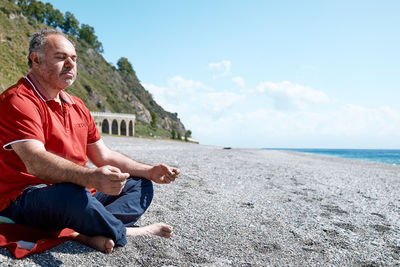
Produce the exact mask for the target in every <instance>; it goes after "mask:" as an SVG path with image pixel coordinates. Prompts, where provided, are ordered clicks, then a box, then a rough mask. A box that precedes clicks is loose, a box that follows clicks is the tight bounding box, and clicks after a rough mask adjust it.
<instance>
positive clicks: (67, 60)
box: [64, 57, 76, 67]
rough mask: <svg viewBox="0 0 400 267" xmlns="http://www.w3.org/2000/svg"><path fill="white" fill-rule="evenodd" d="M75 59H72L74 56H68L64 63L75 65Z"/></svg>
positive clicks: (70, 65)
mask: <svg viewBox="0 0 400 267" xmlns="http://www.w3.org/2000/svg"><path fill="white" fill-rule="evenodd" d="M75 64H76V63H75V61H73V60H72V58H70V57H68V58H67V59H65V62H64V65H65V66H66V67H74V66H75Z"/></svg>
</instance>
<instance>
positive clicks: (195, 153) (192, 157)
mask: <svg viewBox="0 0 400 267" xmlns="http://www.w3.org/2000/svg"><path fill="white" fill-rule="evenodd" d="M103 139H104V141H105V143H106V144H107V145H108V146H109V147H110V148H112V149H114V150H117V151H119V152H121V153H123V154H126V155H128V156H130V157H132V158H134V159H136V160H138V161H140V162H145V163H148V164H158V163H166V164H168V165H170V166H174V167H178V168H180V170H181V175H180V178H179V179H178V180H176V181H175V182H174V183H172V184H169V185H158V184H156V185H155V186H154V189H155V196H154V199H153V203H152V204H151V206H150V208H149V209H148V211H147V212H146V213H145V214H144V215H143V216H142V218H141V219H140V220H139V221H138V222H137V225H138V226H144V225H148V224H152V223H156V222H165V223H167V224H170V225H172V226H173V228H174V234H173V236H172V237H171V238H170V239H163V238H160V237H154V236H140V237H129V238H128V244H127V245H126V246H125V247H119V248H116V249H115V250H114V252H113V253H112V254H110V255H106V254H103V253H101V252H97V251H95V250H93V249H91V248H89V247H86V246H84V245H81V244H79V243H76V242H72V241H68V242H66V243H63V244H61V245H59V246H57V247H55V248H53V249H51V250H48V251H46V252H44V253H41V254H35V255H31V256H28V257H26V258H23V259H21V260H17V259H14V258H13V257H12V256H11V254H10V253H9V252H8V250H7V249H5V248H0V266H395V265H399V264H400V194H399V192H400V166H396V165H389V164H383V163H371V162H363V161H358V160H349V159H340V158H332V157H326V156H318V155H310V154H304V153H298V152H291V151H277V150H261V149H236V148H232V149H224V148H222V147H217V146H207V145H198V144H192V143H185V142H176V141H169V140H155V139H154V140H153V139H144V138H132V137H130V138H128V137H115V136H104V137H103Z"/></svg>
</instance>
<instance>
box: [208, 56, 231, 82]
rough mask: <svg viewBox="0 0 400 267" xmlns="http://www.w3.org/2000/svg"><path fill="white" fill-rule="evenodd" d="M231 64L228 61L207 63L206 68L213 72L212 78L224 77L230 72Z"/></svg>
mask: <svg viewBox="0 0 400 267" xmlns="http://www.w3.org/2000/svg"><path fill="white" fill-rule="evenodd" d="M231 65H232V63H231V62H230V61H229V60H223V61H221V62H217V63H209V64H208V67H209V69H210V70H211V71H213V72H214V75H213V78H214V79H216V78H217V77H224V76H227V75H228V74H229V72H230V71H231Z"/></svg>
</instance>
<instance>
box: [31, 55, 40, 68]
mask: <svg viewBox="0 0 400 267" xmlns="http://www.w3.org/2000/svg"><path fill="white" fill-rule="evenodd" d="M30 58H31V60H32V64H37V65H40V62H41V60H40V55H39V54H38V53H36V52H32V53H31V55H30Z"/></svg>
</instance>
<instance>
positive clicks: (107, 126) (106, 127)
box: [101, 119, 111, 134]
mask: <svg viewBox="0 0 400 267" xmlns="http://www.w3.org/2000/svg"><path fill="white" fill-rule="evenodd" d="M110 132H111V131H110V123H109V122H108V120H107V119H104V120H103V121H102V122H101V133H106V134H110Z"/></svg>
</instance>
